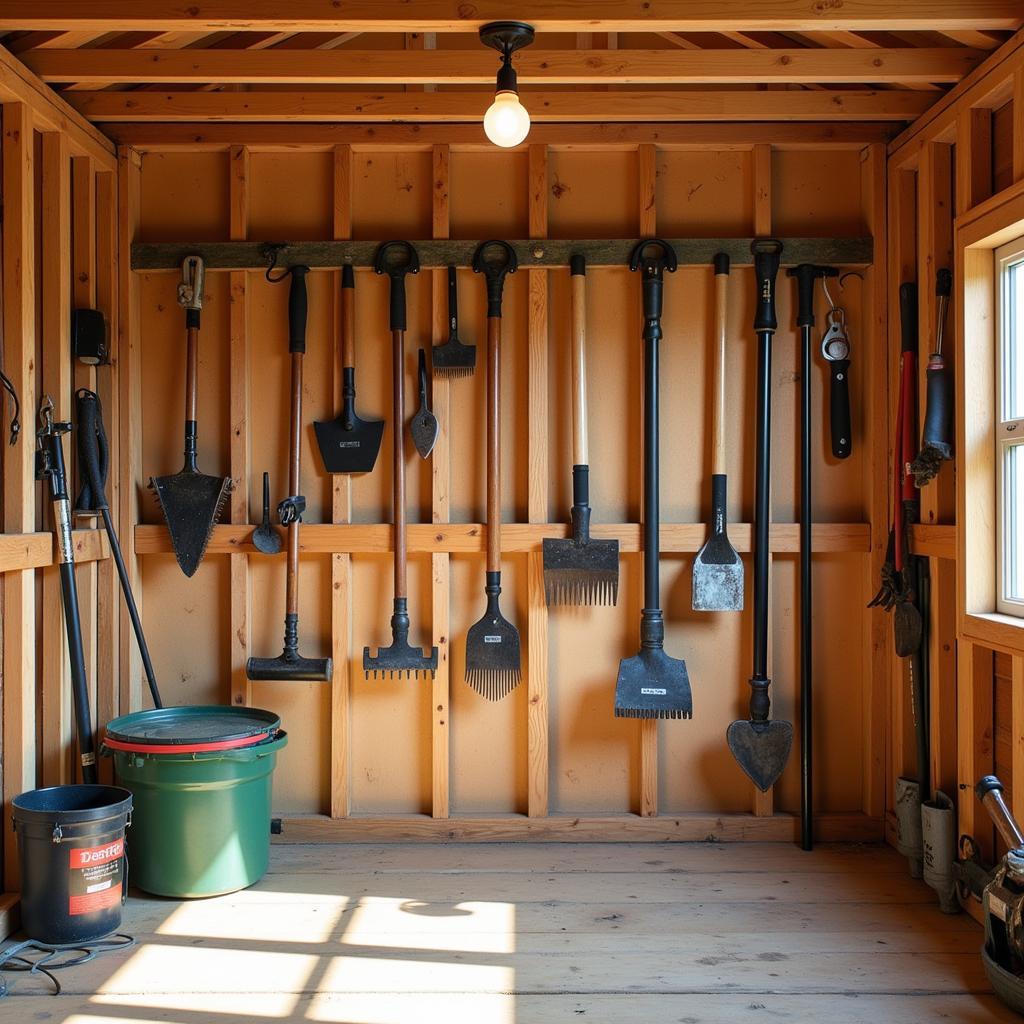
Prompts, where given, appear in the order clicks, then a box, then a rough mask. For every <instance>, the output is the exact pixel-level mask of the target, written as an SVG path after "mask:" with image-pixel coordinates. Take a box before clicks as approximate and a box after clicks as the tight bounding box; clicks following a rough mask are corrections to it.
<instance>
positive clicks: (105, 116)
mask: <svg viewBox="0 0 1024 1024" xmlns="http://www.w3.org/2000/svg"><path fill="white" fill-rule="evenodd" d="M67 97H68V101H69V102H70V103H71V104H72V106H74V107H75V108H76V109H77V110H78V111H79V112H80V113H82V114H83V115H84V116H85V117H87V118H89V120H91V121H166V122H174V121H196V120H199V121H202V120H212V121H239V122H249V121H287V122H290V123H295V122H301V121H353V122H363V123H369V122H388V121H403V122H430V121H445V122H449V121H456V122H457V121H464V122H480V121H482V120H483V116H484V111H486V110H487V108H488V107H489V106H490V104H491V102H492V101H493V99H494V95H493V93H492V92H489V91H488V92H468V91H465V92H430V93H423V92H406V93H403V92H376V93H373V92H340V91H322V92H298V91H295V92H287V91H284V90H280V91H270V90H268V91H265V92H256V91H253V92H165V91H162V90H161V91H153V92H142V91H138V92H107V91H104V90H99V91H95V92H94V91H84V90H83V91H82V92H69V93H68V94H67ZM522 100H523V104H524V106H525V107H526V108H527V110H529V112H530V117H531V119H532V120H533V121H534V122H535V123H543V122H545V121H548V122H554V121H569V122H573V121H577V122H604V121H709V120H710V121H791V120H796V121H822V120H836V121H844V120H853V121H910V120H913V119H914V118H916V117H918V116H919V115H920V114H922V113H924V111H925V110H926V109H927V107H928V105H929V104H930V103H931V102H932V96H931V94H929V93H922V92H913V91H910V90H897V89H893V90H889V91H887V92H878V91H875V90H872V89H858V90H844V91H828V90H824V89H821V90H816V91H808V90H795V89H794V90H779V91H775V92H764V91H754V90H735V89H733V90H728V91H719V92H715V91H706V90H687V91H683V90H678V91H675V92H671V91H657V92H655V91H653V90H652V91H650V92H529V91H523V93H522Z"/></svg>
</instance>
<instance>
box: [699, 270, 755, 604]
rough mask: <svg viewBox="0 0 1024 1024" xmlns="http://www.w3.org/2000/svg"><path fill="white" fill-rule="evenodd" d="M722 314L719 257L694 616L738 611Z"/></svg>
mask: <svg viewBox="0 0 1024 1024" xmlns="http://www.w3.org/2000/svg"><path fill="white" fill-rule="evenodd" d="M728 309H729V257H728V256H727V255H726V254H725V253H724V252H720V253H718V255H717V256H715V379H714V382H713V384H712V387H713V388H714V394H713V398H712V410H713V416H714V426H713V431H712V442H713V444H714V453H713V455H712V459H711V535H710V536H709V537H708V539H707V540H706V541H705V542H704V547H702V548H701V549H700V551H699V552H698V553H697V557H696V558H695V559H694V561H693V596H692V598H691V602H692V606H693V610H694V611H695V612H741V611H743V560H742V559H741V558H740V556H739V555H738V554H737V552H736V549H735V548H734V547H733V546H732V544H730V543H729V535H728V533H727V532H726V515H727V508H728V505H727V500H728V499H727V479H728V478H727V477H726V475H725V339H726V319H727V314H728Z"/></svg>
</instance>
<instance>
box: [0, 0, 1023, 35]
mask: <svg viewBox="0 0 1024 1024" xmlns="http://www.w3.org/2000/svg"><path fill="white" fill-rule="evenodd" d="M3 8H4V9H3V12H2V15H0V28H4V29H8V30H12V31H48V30H54V29H56V30H64V31H82V30H91V31H96V32H132V31H157V32H170V31H182V30H185V31H193V32H195V31H206V32H220V31H232V32H264V31H276V32H335V33H341V32H403V33H404V32H475V31H476V30H477V29H478V28H479V27H480V26H481V25H483V24H485V23H486V22H488V21H499V20H502V19H505V18H508V17H509V16H510V14H511V15H514V16H515V17H516V18H517V19H518V20H520V21H526V22H529V23H530V24H531V25H533V26H534V27H535V28H536V29H537V30H538V31H539V32H718V31H723V30H724V31H734V32H750V31H773V30H778V31H792V32H828V31H864V30H872V29H884V30H889V31H916V30H935V31H943V30H947V29H952V30H961V29H1016V28H1018V27H1019V26H1020V24H1021V20H1022V14H1021V8H1020V2H1019V0H973V2H971V3H964V0H903V2H901V3H887V2H886V0H842V2H840V3H837V2H834V0H833V2H828V3H814V4H809V3H807V2H806V0H730V2H729V3H723V2H722V0H658V2H657V3H651V2H650V0H616V2H614V3H613V2H609V0H602V2H593V0H591V2H589V3H580V2H579V0H519V2H518V3H517V4H515V9H514V10H512V11H510V7H509V5H508V3H506V2H504V0H474V2H473V3H465V2H463V0H416V2H415V3H381V0H344V2H331V3H326V2H324V0H288V3H281V2H280V0H200V2H197V3H189V4H183V3H181V2H180V0H146V2H145V3H124V0H32V2H31V3H26V2H23V3H18V4H14V3H6V4H4V5H3Z"/></svg>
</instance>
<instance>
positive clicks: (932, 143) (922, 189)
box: [887, 33, 1024, 853]
mask: <svg viewBox="0 0 1024 1024" xmlns="http://www.w3.org/2000/svg"><path fill="white" fill-rule="evenodd" d="M1022 44H1024V37H1021V35H1020V33H1018V35H1017V36H1015V37H1014V38H1013V39H1011V40H1010V41H1009V42H1008V43H1007V44H1006V45H1005V46H1003V47H1002V48H1001V49H1000V50H999V51H997V52H996V53H995V54H994V55H993V56H992V57H991V58H989V59H988V60H987V61H986V62H984V64H982V65H981V66H980V67H979V68H978V69H976V70H975V72H973V73H972V74H971V75H970V76H968V78H967V79H965V80H964V82H963V83H962V84H961V85H960V86H959V87H957V88H956V89H955V90H953V91H952V92H951V93H950V94H949V95H948V96H946V97H945V98H944V99H943V100H942V101H940V102H939V103H938V104H936V105H935V107H933V108H932V109H931V110H930V111H929V112H928V113H927V114H926V115H925V117H923V118H922V119H921V120H920V122H919V123H918V124H916V125H914V126H912V127H911V129H908V130H907V131H906V132H904V133H903V134H902V135H901V136H899V137H898V138H897V139H896V140H895V141H894V142H893V143H892V144H891V145H890V148H889V189H888V191H889V224H890V260H889V276H890V294H891V296H892V301H895V295H896V289H897V288H898V286H899V283H900V282H901V281H906V280H915V279H916V280H917V281H918V282H919V285H920V289H921V292H922V303H921V337H922V347H921V350H920V353H921V356H922V357H923V356H925V355H926V354H927V351H928V350H929V346H930V339H931V338H932V337H933V335H934V313H933V309H934V299H933V298H932V295H931V293H932V291H933V288H934V274H935V270H936V269H938V268H939V267H942V266H949V267H955V271H956V278H955V280H956V287H955V289H954V303H953V306H952V309H951V314H950V320H949V324H948V326H949V328H950V329H951V330H953V332H954V338H955V348H956V374H957V376H958V380H957V401H958V407H957V416H956V419H957V443H958V445H959V449H958V451H957V453H956V458H955V461H954V462H953V463H948V464H946V466H945V467H944V469H943V471H942V474H941V475H940V476H939V478H938V480H937V481H936V482H934V483H933V484H931V485H929V487H928V488H926V489H925V490H924V491H922V521H923V522H924V523H925V524H926V525H924V526H923V527H920V528H918V529H917V531H916V543H917V546H918V550H919V551H921V552H922V553H926V554H928V555H930V556H931V573H932V579H933V584H934V598H935V600H934V605H933V609H932V637H933V639H932V643H931V651H932V657H933V676H932V688H933V691H932V692H933V713H932V721H931V735H932V742H933V754H932V762H933V763H932V768H933V779H935V781H936V785H938V786H941V787H942V788H943V789H944V790H945V791H946V792H947V793H949V794H950V795H951V796H955V798H956V799H957V803H958V809H959V831H960V832H961V833H963V832H967V833H972V834H974V835H975V837H976V838H977V839H978V841H979V843H980V845H981V847H982V849H983V850H984V851H986V852H987V853H991V852H992V851H993V849H994V845H993V834H992V829H991V826H990V824H989V821H988V817H987V815H986V814H985V812H984V810H983V809H982V808H981V806H980V804H979V803H978V802H977V800H976V799H975V798H974V795H973V792H972V790H973V785H974V783H975V782H976V781H977V779H978V777H979V776H980V775H982V774H984V773H986V772H991V771H993V770H996V771H998V773H999V774H1000V777H1001V778H1002V779H1003V781H1004V783H1005V784H1006V786H1007V789H1008V790H1009V791H1010V794H1011V797H1012V805H1013V808H1014V810H1015V813H1016V814H1017V815H1018V816H1019V817H1020V816H1022V815H1024V781H1022V775H1024V741H1022V737H1024V725H1022V722H1024V719H1022V717H1021V716H1022V714H1024V641H1022V639H1021V628H1020V626H1019V624H1014V623H1013V622H1011V621H1009V620H1007V621H998V620H999V616H995V615H990V614H985V613H986V612H989V611H994V610H995V608H994V605H993V607H992V608H991V609H988V608H986V607H983V605H985V602H986V600H987V598H986V597H985V596H984V594H983V593H982V592H983V591H984V590H985V588H986V586H987V585H988V583H989V582H990V580H991V573H992V568H991V567H992V566H994V529H995V527H994V525H992V526H991V527H990V526H989V525H987V524H991V523H992V519H991V505H992V501H993V498H994V487H995V485H994V478H993V477H992V475H991V473H990V472H989V469H990V467H991V466H992V465H993V462H992V460H993V458H994V446H993V445H990V444H988V443H987V441H986V439H985V438H986V435H985V431H986V429H987V428H986V426H985V423H986V422H987V418H988V416H989V412H990V408H991V405H992V402H993V400H994V389H987V388H985V387H984V386H983V385H978V384H977V383H976V382H977V381H979V380H983V378H984V375H985V374H986V373H987V374H989V375H991V373H992V372H994V370H993V365H994V363H993V354H992V345H991V338H990V335H991V321H990V319H988V318H987V317H986V316H985V315H984V314H983V309H984V308H987V304H990V303H991V298H990V295H991V288H990V287H989V286H988V285H986V284H985V283H983V282H981V281H980V279H979V280H975V277H974V275H975V274H976V271H977V269H978V267H980V266H983V265H985V263H986V253H984V252H982V251H981V249H980V248H979V249H978V250H977V251H976V252H975V253H972V252H971V250H970V249H966V252H965V247H968V246H970V245H972V244H974V243H978V242H983V243H984V245H983V246H982V248H984V247H986V246H987V242H985V240H984V238H983V237H982V236H983V235H985V234H986V233H987V232H989V231H990V230H996V229H1005V230H1008V231H1009V230H1012V231H1014V232H1015V233H1016V234H1018V235H1019V234H1021V233H1024V220H1021V214H1020V213H1019V208H1020V201H1019V197H1020V195H1021V194H1022V193H1024V46H1022ZM1015 222H1016V224H1017V227H1014V223H1015ZM978 225H981V226H978ZM1011 237H1012V236H1011ZM967 256H972V259H971V260H970V261H968V259H967ZM987 266H988V268H989V269H988V271H987V272H988V273H989V274H991V269H990V267H991V257H990V256H988V262H987ZM965 288H966V289H967V292H966V294H968V295H969V296H970V297H971V298H970V301H971V302H972V303H973V305H972V306H971V307H970V308H958V306H957V303H956V297H957V296H958V295H961V294H965V292H964V289H965ZM978 332H980V334H984V335H985V336H986V337H988V338H989V340H988V341H987V342H986V343H985V344H984V345H983V344H980V343H979V342H980V334H978ZM947 336H948V335H947ZM976 336H977V338H978V341H975V340H974V339H975V338H976ZM965 339H971V340H965ZM898 349H899V335H898V324H896V323H893V324H891V325H890V349H889V353H890V355H889V359H890V364H891V366H895V365H896V359H897V355H898ZM979 387H980V390H973V389H976V388H979ZM922 408H923V406H922ZM968 557H970V558H971V559H972V562H971V565H972V566H978V565H980V564H981V562H984V563H985V564H986V565H987V566H988V569H986V570H985V571H984V572H983V573H982V575H983V576H985V577H986V578H985V580H983V581H982V583H981V584H978V583H974V582H972V579H971V578H969V574H968V568H967V558H968ZM887 640H888V644H889V647H890V649H891V639H890V638H887ZM894 666H895V667H894V679H895V685H894V687H893V691H892V693H893V700H894V703H893V715H892V721H893V738H894V742H893V744H892V745H891V753H892V756H891V764H890V776H892V775H894V774H898V773H900V772H902V771H912V770H913V767H914V747H913V735H912V723H911V719H910V711H909V696H908V687H907V684H906V680H905V678H904V674H903V666H902V665H900V663H898V662H895V661H894ZM889 781H890V782H891V778H890V780H889ZM891 827H892V822H891V821H890V829H891Z"/></svg>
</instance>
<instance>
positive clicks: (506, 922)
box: [342, 896, 516, 953]
mask: <svg viewBox="0 0 1024 1024" xmlns="http://www.w3.org/2000/svg"><path fill="white" fill-rule="evenodd" d="M515 928H516V908H515V904H513V903H499V902H471V901H467V902H466V903H457V904H451V903H436V904H435V903H425V902H423V901H421V900H407V899H401V898H392V897H383V896H367V897H364V898H363V899H362V900H360V902H359V905H358V906H357V907H356V909H355V911H354V912H353V913H352V915H351V918H350V920H349V921H348V926H347V927H346V928H345V934H344V938H343V939H342V942H343V943H344V944H345V945H360V946H385V947H393V948H395V949H437V950H464V951H466V952H469V953H514V952H515V951H516V942H515Z"/></svg>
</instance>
